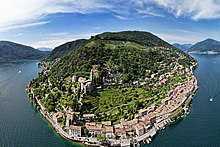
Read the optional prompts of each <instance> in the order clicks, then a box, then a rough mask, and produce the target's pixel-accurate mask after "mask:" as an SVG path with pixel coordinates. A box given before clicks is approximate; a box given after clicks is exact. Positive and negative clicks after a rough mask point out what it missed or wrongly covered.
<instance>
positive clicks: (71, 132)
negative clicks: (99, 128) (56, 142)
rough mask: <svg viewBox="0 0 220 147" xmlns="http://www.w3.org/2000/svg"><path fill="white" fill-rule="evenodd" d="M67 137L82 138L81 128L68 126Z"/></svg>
mask: <svg viewBox="0 0 220 147" xmlns="http://www.w3.org/2000/svg"><path fill="white" fill-rule="evenodd" d="M69 135H71V136H74V137H81V136H82V127H81V126H73V125H70V127H69Z"/></svg>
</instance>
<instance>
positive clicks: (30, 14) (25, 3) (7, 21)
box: [0, 0, 109, 30]
mask: <svg viewBox="0 0 220 147" xmlns="http://www.w3.org/2000/svg"><path fill="white" fill-rule="evenodd" d="M108 7H109V6H107V5H104V4H102V2H101V0H0V28H2V30H3V28H6V30H8V28H13V27H14V26H23V27H25V25H27V24H32V23H34V22H35V23H36V22H38V21H40V20H41V19H42V18H44V17H45V16H47V15H49V14H55V13H72V12H80V13H89V12H95V11H101V10H102V9H106V8H108ZM27 26H28V25H27ZM15 28H16V27H15ZM18 28H19V27H18ZM9 30H10V29H9Z"/></svg>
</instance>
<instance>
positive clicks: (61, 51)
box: [43, 39, 86, 61]
mask: <svg viewBox="0 0 220 147" xmlns="http://www.w3.org/2000/svg"><path fill="white" fill-rule="evenodd" d="M84 41H86V40H85V39H79V40H75V41H71V42H67V43H65V44H62V45H60V46H58V47H55V48H54V49H53V50H52V52H51V53H50V54H48V55H47V56H46V57H45V58H44V59H43V60H44V61H53V60H55V59H57V58H61V57H63V56H65V55H66V54H68V53H69V52H70V51H71V50H74V49H76V48H77V47H78V46H79V45H80V44H81V43H83V42H84Z"/></svg>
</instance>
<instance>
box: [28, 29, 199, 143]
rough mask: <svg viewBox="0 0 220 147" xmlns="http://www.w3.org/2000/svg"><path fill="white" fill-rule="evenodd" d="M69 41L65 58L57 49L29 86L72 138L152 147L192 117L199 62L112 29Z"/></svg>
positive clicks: (145, 37)
mask: <svg viewBox="0 0 220 147" xmlns="http://www.w3.org/2000/svg"><path fill="white" fill-rule="evenodd" d="M68 44H71V45H73V46H71V45H70V46H71V47H70V46H69V45H62V47H63V48H65V49H64V50H65V54H59V52H56V51H53V52H55V53H56V55H58V56H53V55H52V54H53V52H51V54H50V55H48V56H47V60H46V59H45V60H43V61H42V62H41V63H40V65H41V66H42V67H43V70H42V72H41V73H39V76H38V77H37V78H36V79H33V80H32V81H31V82H30V83H29V84H28V86H27V92H28V94H29V97H30V99H31V100H32V101H33V104H34V105H35V107H36V108H37V109H38V110H39V111H40V112H41V114H42V115H43V116H44V117H45V118H46V119H47V120H48V122H49V123H50V124H51V125H52V126H53V127H54V128H55V130H56V131H57V133H59V134H60V135H61V136H63V137H64V138H67V139H69V140H72V141H78V142H83V143H84V144H87V145H90V146H101V145H108V146H129V145H130V144H139V143H140V142H147V143H150V141H151V139H152V138H153V137H154V136H155V135H156V133H157V131H159V130H161V129H164V127H165V126H166V125H167V124H170V123H172V122H173V121H175V120H176V119H178V118H179V117H181V116H183V115H186V114H188V113H189V110H190V109H189V107H190V103H191V101H192V98H193V95H194V94H195V92H196V90H197V88H198V86H197V81H196V78H195V76H194V74H193V71H194V69H195V68H196V67H197V62H196V61H195V60H194V59H193V58H192V57H191V56H189V55H187V54H186V53H184V52H183V51H180V50H179V49H177V48H175V47H173V46H172V45H170V44H168V43H167V42H165V41H163V40H162V39H160V38H158V37H157V36H155V35H153V34H151V33H148V32H141V31H125V32H116V33H109V32H108V33H103V34H100V35H96V36H92V37H91V39H89V40H83V41H78V42H77V43H74V42H72V43H68ZM75 44H77V45H75ZM67 48H68V49H67ZM57 49H58V50H59V49H60V48H59V47H58V48H57ZM50 56H51V57H53V58H50ZM55 57H57V58H55ZM48 59H51V60H48Z"/></svg>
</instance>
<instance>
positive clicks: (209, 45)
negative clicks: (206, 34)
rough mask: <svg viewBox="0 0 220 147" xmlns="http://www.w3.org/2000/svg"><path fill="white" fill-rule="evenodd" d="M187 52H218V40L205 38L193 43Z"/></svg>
mask: <svg viewBox="0 0 220 147" xmlns="http://www.w3.org/2000/svg"><path fill="white" fill-rule="evenodd" d="M187 52H189V53H198V54H212V53H213V54H216V53H218V54H219V53H220V41H216V40H213V39H206V40H204V41H201V42H198V43H196V44H195V45H193V46H192V47H191V48H190V49H189V50H188V51H187Z"/></svg>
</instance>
